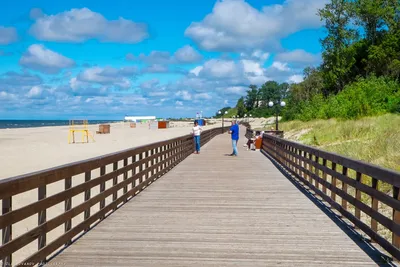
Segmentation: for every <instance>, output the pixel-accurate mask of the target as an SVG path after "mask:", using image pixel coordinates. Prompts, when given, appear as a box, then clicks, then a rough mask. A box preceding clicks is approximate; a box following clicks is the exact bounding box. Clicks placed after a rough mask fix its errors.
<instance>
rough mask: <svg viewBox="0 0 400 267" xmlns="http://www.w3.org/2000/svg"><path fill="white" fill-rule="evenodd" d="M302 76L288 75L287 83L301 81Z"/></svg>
mask: <svg viewBox="0 0 400 267" xmlns="http://www.w3.org/2000/svg"><path fill="white" fill-rule="evenodd" d="M303 79H304V77H303V75H299V74H295V75H292V76H290V77H289V79H288V82H289V83H301V82H302V81H303Z"/></svg>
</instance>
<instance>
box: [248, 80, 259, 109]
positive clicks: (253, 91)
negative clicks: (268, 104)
mask: <svg viewBox="0 0 400 267" xmlns="http://www.w3.org/2000/svg"><path fill="white" fill-rule="evenodd" d="M249 88H250V90H247V96H246V99H245V105H246V109H247V110H249V111H250V110H252V109H253V108H257V107H258V99H259V92H258V89H257V86H256V85H253V84H252V85H250V86H249Z"/></svg>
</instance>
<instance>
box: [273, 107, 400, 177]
mask: <svg viewBox="0 0 400 267" xmlns="http://www.w3.org/2000/svg"><path fill="white" fill-rule="evenodd" d="M280 128H281V129H282V130H284V131H285V138H288V139H291V140H295V141H297V142H300V143H303V144H307V145H311V146H315V147H318V148H321V149H323V150H326V151H331V152H335V153H338V154H341V155H345V156H348V157H351V158H355V159H359V160H362V161H365V162H369V163H372V164H375V165H379V166H382V167H386V168H389V169H393V170H396V171H400V115H395V114H386V115H383V116H379V117H370V118H363V119H360V120H347V121H340V120H335V119H331V120H316V121H310V122H301V121H291V122H284V123H281V124H280Z"/></svg>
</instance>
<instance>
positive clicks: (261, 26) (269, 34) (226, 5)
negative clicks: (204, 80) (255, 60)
mask: <svg viewBox="0 0 400 267" xmlns="http://www.w3.org/2000/svg"><path fill="white" fill-rule="evenodd" d="M327 2H328V0H286V1H285V2H284V3H283V4H282V5H277V4H276V5H269V6H264V7H263V8H262V10H258V9H256V8H254V7H252V6H251V5H250V4H248V3H247V2H246V1H244V0H219V1H217V2H216V3H215V5H214V8H213V10H212V13H210V14H208V15H207V16H206V17H205V18H204V19H203V20H202V21H201V22H192V23H191V25H190V26H189V27H188V28H187V29H186V31H185V35H186V36H187V37H189V38H191V39H192V40H193V41H195V42H196V43H197V44H198V45H199V46H200V47H201V48H202V49H205V50H209V51H240V50H243V49H249V48H254V47H258V48H261V47H265V46H269V47H273V48H276V47H278V46H279V39H280V38H283V37H286V36H288V35H290V34H292V33H294V32H297V31H299V30H302V29H307V28H319V27H321V26H322V22H321V21H320V19H319V17H318V16H317V14H316V13H317V10H318V8H322V7H323V6H324V5H325V3H327Z"/></svg>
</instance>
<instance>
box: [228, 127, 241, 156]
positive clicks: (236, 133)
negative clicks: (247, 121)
mask: <svg viewBox="0 0 400 267" xmlns="http://www.w3.org/2000/svg"><path fill="white" fill-rule="evenodd" d="M229 134H230V135H231V139H232V148H233V152H232V154H230V156H235V157H236V156H237V155H238V151H237V143H238V141H239V125H237V123H236V121H235V120H233V121H232V126H231V128H230V129H229Z"/></svg>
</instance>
